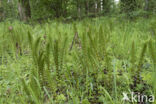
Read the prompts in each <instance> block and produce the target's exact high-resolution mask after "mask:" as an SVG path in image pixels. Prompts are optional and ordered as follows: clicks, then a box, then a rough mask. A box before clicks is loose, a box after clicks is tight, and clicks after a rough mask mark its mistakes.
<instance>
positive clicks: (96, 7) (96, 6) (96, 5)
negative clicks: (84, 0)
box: [94, 1, 98, 15]
mask: <svg viewBox="0 0 156 104" xmlns="http://www.w3.org/2000/svg"><path fill="white" fill-rule="evenodd" d="M97 9H98V4H97V1H95V11H94V12H95V15H96V14H97V12H98V11H97Z"/></svg>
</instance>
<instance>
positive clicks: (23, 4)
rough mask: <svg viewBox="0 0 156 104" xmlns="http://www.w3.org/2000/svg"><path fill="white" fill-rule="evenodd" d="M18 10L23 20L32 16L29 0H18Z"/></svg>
mask: <svg viewBox="0 0 156 104" xmlns="http://www.w3.org/2000/svg"><path fill="white" fill-rule="evenodd" d="M18 12H19V16H20V19H21V20H23V21H27V20H28V19H29V18H31V9H30V2H29V0H22V1H21V0H19V2H18Z"/></svg>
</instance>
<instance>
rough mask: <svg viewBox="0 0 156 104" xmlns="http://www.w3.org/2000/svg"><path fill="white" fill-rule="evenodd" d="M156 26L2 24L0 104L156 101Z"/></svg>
mask: <svg viewBox="0 0 156 104" xmlns="http://www.w3.org/2000/svg"><path fill="white" fill-rule="evenodd" d="M154 23H155V18H150V19H143V18H140V19H138V20H136V21H135V22H134V21H128V20H122V21H121V20H118V19H117V18H106V17H105V18H104V17H102V18H95V19H89V20H83V21H81V22H79V21H75V22H74V23H69V24H65V23H60V22H57V21H52V22H49V23H44V24H36V25H29V24H24V23H22V22H18V21H14V22H12V23H11V22H9V21H5V22H2V23H0V44H1V45H0V56H1V57H0V104H80V103H81V104H98V103H100V104H124V103H126V104H128V103H129V104H131V102H124V101H122V98H123V95H122V93H123V92H127V93H129V91H134V92H140V93H142V94H146V95H151V94H153V95H155V96H156V93H155V92H156V86H155V85H156V84H155V81H154V79H155V76H156V70H155V69H156V64H155V63H156V56H155V53H156V52H155V50H156V49H155V48H156V46H155V44H156V34H155V32H156V29H155V28H156V26H155V25H154ZM151 79H153V80H151ZM153 104H154V103H153Z"/></svg>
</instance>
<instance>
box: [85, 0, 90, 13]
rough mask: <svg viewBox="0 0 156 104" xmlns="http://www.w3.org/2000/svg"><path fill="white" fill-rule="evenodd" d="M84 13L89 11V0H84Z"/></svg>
mask: <svg viewBox="0 0 156 104" xmlns="http://www.w3.org/2000/svg"><path fill="white" fill-rule="evenodd" d="M85 13H86V15H88V13H89V2H88V0H86V1H85Z"/></svg>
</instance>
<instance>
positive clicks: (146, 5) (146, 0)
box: [145, 0, 149, 11]
mask: <svg viewBox="0 0 156 104" xmlns="http://www.w3.org/2000/svg"><path fill="white" fill-rule="evenodd" d="M148 3H149V1H148V0H145V11H148Z"/></svg>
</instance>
